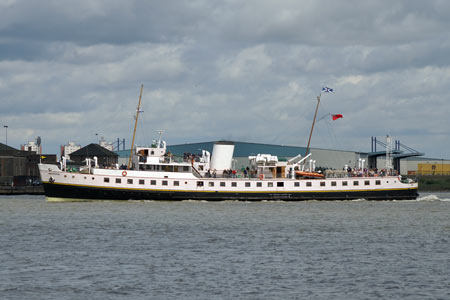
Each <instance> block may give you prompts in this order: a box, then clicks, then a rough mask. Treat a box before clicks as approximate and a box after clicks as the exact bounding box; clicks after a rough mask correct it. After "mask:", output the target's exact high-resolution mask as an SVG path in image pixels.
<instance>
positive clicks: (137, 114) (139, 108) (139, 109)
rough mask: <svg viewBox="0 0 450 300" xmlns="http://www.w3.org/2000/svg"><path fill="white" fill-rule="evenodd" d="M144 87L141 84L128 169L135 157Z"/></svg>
mask: <svg viewBox="0 0 450 300" xmlns="http://www.w3.org/2000/svg"><path fill="white" fill-rule="evenodd" d="M143 88H144V85H143V84H141V93H140V94H139V104H138V107H137V108H136V116H135V117H134V118H135V122H134V131H133V140H132V141H131V149H130V158H129V159H128V169H130V168H131V159H132V158H133V147H134V138H135V136H136V127H137V123H138V118H139V113H140V112H141V98H142V89H143Z"/></svg>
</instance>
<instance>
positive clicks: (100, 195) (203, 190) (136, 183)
mask: <svg viewBox="0 0 450 300" xmlns="http://www.w3.org/2000/svg"><path fill="white" fill-rule="evenodd" d="M233 149H234V145H233V144H232V143H230V142H218V143H216V144H214V148H213V153H212V155H210V153H209V152H208V151H202V155H201V156H197V157H193V156H188V157H185V159H181V158H178V160H177V158H176V157H174V156H172V155H171V154H170V153H167V151H166V144H165V142H162V141H158V142H157V143H156V144H155V145H154V146H153V147H136V149H135V150H134V152H133V156H132V157H133V158H132V168H131V169H127V170H122V169H119V168H118V166H115V167H114V168H100V167H99V166H98V165H97V164H96V159H95V158H94V159H93V160H90V159H87V164H86V166H84V167H82V168H80V169H79V171H76V172H73V171H69V170H68V168H67V166H66V165H65V161H63V163H61V164H60V165H59V166H58V165H49V164H39V170H40V173H41V178H42V182H43V185H44V190H45V195H46V196H47V200H48V201H62V200H69V201H70V200H72V201H80V200H186V199H196V200H218V201H221V200H246V201H258V200H285V201H300V200H312V199H316V200H350V199H360V198H364V199H368V200H389V199H398V200H400V199H415V198H416V197H417V183H416V182H412V181H411V180H405V181H404V180H402V179H401V177H398V176H377V175H378V174H371V176H369V174H368V173H365V174H357V176H352V175H349V174H348V172H346V171H334V172H333V171H330V172H326V173H325V174H323V175H322V174H320V173H315V172H305V171H301V170H302V168H304V167H305V163H304V162H305V158H303V159H299V158H298V157H297V159H298V161H297V162H294V161H295V159H293V160H290V161H284V162H283V161H279V160H278V158H277V157H276V156H272V155H257V156H250V157H249V162H250V166H249V168H248V172H246V174H245V173H243V172H241V171H239V172H236V173H234V172H235V171H233V170H231V166H232V154H233ZM310 165H311V164H310ZM246 171H247V170H246ZM306 171H309V170H306ZM311 171H313V170H311ZM233 173H234V174H233ZM322 176H323V177H322Z"/></svg>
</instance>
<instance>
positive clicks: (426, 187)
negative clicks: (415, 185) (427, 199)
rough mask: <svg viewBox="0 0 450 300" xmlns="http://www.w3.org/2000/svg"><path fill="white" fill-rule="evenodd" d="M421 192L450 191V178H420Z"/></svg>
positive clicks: (429, 176) (430, 176)
mask: <svg viewBox="0 0 450 300" xmlns="http://www.w3.org/2000/svg"><path fill="white" fill-rule="evenodd" d="M418 179H419V191H422V192H428V191H434V192H438V191H450V176H448V175H447V176H445V175H440V176H439V175H423V176H419V177H418Z"/></svg>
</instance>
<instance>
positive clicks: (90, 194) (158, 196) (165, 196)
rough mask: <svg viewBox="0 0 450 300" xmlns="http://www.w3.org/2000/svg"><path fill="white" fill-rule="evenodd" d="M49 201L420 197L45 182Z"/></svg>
mask: <svg viewBox="0 0 450 300" xmlns="http://www.w3.org/2000/svg"><path fill="white" fill-rule="evenodd" d="M44 190H45V195H46V196H47V199H48V201H65V200H67V201H83V200H88V201H89V200H121V201H126V200H160V201H182V200H207V201H226V200H239V201H263V200H272V201H307V200H355V199H366V200H411V199H416V198H417V196H418V193H417V188H405V189H389V190H380V189H378V190H358V191H351V190H334V191H308V192H305V191H298V192H276V191H274V192H226V191H220V192H218V191H214V192H211V191H176V190H150V189H146V190H142V189H120V188H114V189H111V188H101V187H90V186H78V185H69V184H57V183H44Z"/></svg>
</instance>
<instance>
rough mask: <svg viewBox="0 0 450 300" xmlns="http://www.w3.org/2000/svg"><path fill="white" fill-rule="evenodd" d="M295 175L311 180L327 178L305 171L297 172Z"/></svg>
mask: <svg viewBox="0 0 450 300" xmlns="http://www.w3.org/2000/svg"><path fill="white" fill-rule="evenodd" d="M295 174H296V175H298V176H302V177H309V178H325V175H323V174H321V173H317V172H304V171H295Z"/></svg>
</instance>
